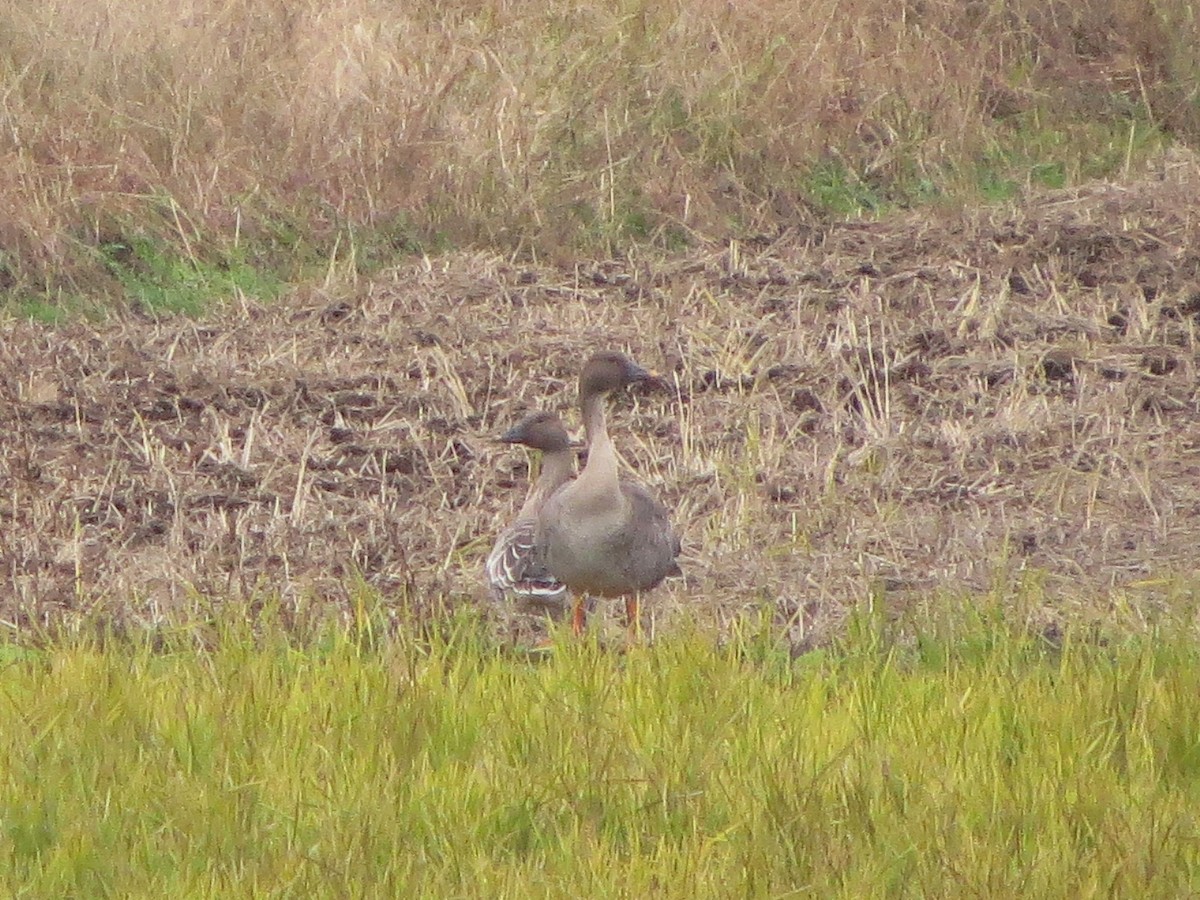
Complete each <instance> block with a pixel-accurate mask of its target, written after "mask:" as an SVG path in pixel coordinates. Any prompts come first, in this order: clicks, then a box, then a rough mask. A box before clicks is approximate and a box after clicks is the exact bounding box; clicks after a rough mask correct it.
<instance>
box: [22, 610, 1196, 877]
mask: <svg viewBox="0 0 1200 900" xmlns="http://www.w3.org/2000/svg"><path fill="white" fill-rule="evenodd" d="M990 629H991V626H987V627H983V626H979V627H974V628H972V629H969V630H968V631H966V632H963V633H955V634H954V635H952V636H951V635H948V634H944V635H943V637H942V638H939V639H933V638H924V639H922V640H921V641H919V642H918V643H917V644H916V645H915V649H909V650H901V649H899V648H898V647H896V646H888V645H886V644H884V643H881V642H880V641H879V639H878V636H877V635H876V634H875V632H873V631H872V630H871V629H869V628H867V629H858V630H857V631H855V632H854V634H855V635H857V636H852V637H851V638H849V639H848V640H847V643H846V644H844V645H843V646H841V647H839V648H837V649H836V650H830V651H828V652H826V653H824V654H817V655H811V656H807V657H802V658H800V659H799V660H797V661H791V660H789V659H788V658H787V657H786V656H779V655H776V654H775V653H774V652H773V651H772V650H771V648H770V646H769V645H767V644H763V643H762V642H756V641H755V640H748V641H746V642H743V643H741V644H739V645H737V646H734V647H730V648H725V649H719V648H716V647H714V646H713V645H712V643H711V642H710V641H708V640H706V639H704V638H702V637H699V636H691V637H683V636H681V637H677V638H675V639H672V640H670V641H667V642H663V643H660V644H658V645H656V646H654V647H650V648H638V649H635V650H633V651H631V652H629V653H628V654H626V655H616V654H612V653H606V652H602V651H600V650H598V649H597V648H596V647H595V646H594V645H589V644H584V645H574V644H571V643H565V644H563V645H560V646H559V647H558V648H557V651H556V652H555V653H554V654H553V655H552V656H550V657H549V658H547V659H545V660H543V661H541V662H537V661H530V660H527V659H521V658H514V657H511V656H506V655H503V654H500V653H498V652H496V651H494V650H491V649H489V648H488V647H486V646H485V645H484V644H483V643H481V642H480V641H478V640H476V639H474V638H473V637H472V635H471V632H469V631H466V630H463V631H451V632H448V633H447V634H445V635H442V636H441V637H435V638H434V639H433V640H432V641H426V642H422V643H416V642H413V641H410V640H406V639H399V638H398V639H396V640H395V641H393V642H390V643H387V642H385V643H383V644H382V645H381V644H379V643H378V642H376V641H369V640H364V639H363V635H362V634H355V633H344V632H343V633H335V634H331V635H327V636H326V637H325V638H324V639H322V640H320V641H317V642H314V643H311V644H307V645H305V646H300V645H298V644H296V643H295V642H294V641H291V640H289V639H287V638H286V637H284V636H283V635H282V633H272V632H271V631H270V630H269V629H268V630H267V633H266V634H265V635H262V634H260V635H259V636H258V637H255V636H253V635H252V634H251V632H250V631H248V630H244V629H242V630H237V629H234V630H227V631H226V632H225V633H224V634H223V635H221V636H220V637H219V639H218V640H216V641H215V642H214V646H212V647H211V648H209V649H202V648H201V646H200V645H199V644H189V642H188V636H187V635H184V636H183V637H181V638H179V639H174V640H168V641H167V642H166V646H165V647H162V646H160V647H158V648H157V649H151V647H150V646H149V644H148V642H137V641H134V642H133V643H129V642H117V643H113V644H109V645H107V646H104V645H97V644H94V643H93V644H89V643H80V644H74V645H70V644H65V645H64V644H59V645H57V646H55V647H53V648H51V649H47V650H44V651H28V650H18V649H16V648H9V649H8V650H7V651H6V653H5V663H4V664H3V667H2V668H0V828H2V829H3V841H2V842H0V885H3V890H4V892H5V893H6V894H7V895H9V896H45V897H49V896H55V897H64V896H169V895H176V896H223V897H229V896H313V897H325V896H331V897H332V896H531V897H536V896H595V897H605V896H666V897H708V896H711V897H718V896H719V897H728V896H792V895H795V896H822V897H825V896H830V897H832V896H842V897H870V896H885V895H886V896H936V897H945V896H1036V897H1089V896H1100V895H1103V896H1139V897H1142V896H1146V897H1155V896H1157V897H1179V896H1187V895H1193V894H1195V893H1196V891H1197V890H1198V889H1200V822H1198V820H1197V814H1196V809H1197V804H1198V801H1200V705H1198V704H1197V703H1196V697H1197V696H1200V652H1198V651H1197V650H1196V648H1195V646H1194V645H1191V644H1187V643H1185V642H1183V641H1182V640H1175V639H1170V638H1166V637H1164V638H1162V639H1160V640H1158V641H1156V642H1149V641H1145V640H1142V641H1139V642H1136V643H1129V644H1124V645H1114V646H1107V647H1101V646H1095V645H1091V646H1084V645H1079V644H1073V643H1072V642H1070V641H1068V642H1067V643H1066V645H1065V646H1064V647H1062V648H1061V649H1059V650H1050V649H1048V648H1046V647H1045V646H1044V645H1042V644H1041V643H1040V639H1039V640H1038V641H1035V640H1031V639H1027V638H1023V637H1020V636H1014V635H1013V634H1011V633H1008V632H1005V631H1003V630H999V631H997V630H990Z"/></svg>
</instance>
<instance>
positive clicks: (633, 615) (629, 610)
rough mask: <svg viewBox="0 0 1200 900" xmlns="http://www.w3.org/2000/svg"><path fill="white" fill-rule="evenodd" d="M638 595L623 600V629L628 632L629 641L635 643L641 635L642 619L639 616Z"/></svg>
mask: <svg viewBox="0 0 1200 900" xmlns="http://www.w3.org/2000/svg"><path fill="white" fill-rule="evenodd" d="M639 612H640V610H639V606H638V595H637V594H634V595H633V596H632V597H626V598H625V627H626V628H627V629H628V630H629V640H630V641H631V642H632V641H636V640H637V639H638V638H639V637H641V634H642V617H641V616H640V615H639Z"/></svg>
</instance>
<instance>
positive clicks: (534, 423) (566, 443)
mask: <svg viewBox="0 0 1200 900" xmlns="http://www.w3.org/2000/svg"><path fill="white" fill-rule="evenodd" d="M500 440H502V441H503V442H504V443H506V444H524V445H525V446H526V447H530V448H532V449H534V450H541V451H542V452H543V453H557V452H559V451H561V450H570V449H572V448H573V447H574V446H575V445H574V444H573V443H572V442H571V436H570V435H569V434H567V429H566V428H565V427H563V423H562V420H561V419H559V417H558V416H556V415H555V414H554V413H551V412H535V413H530V414H529V415H527V416H526V417H525V418H523V419H522V420H521V421H520V422H518V423H517V424H516V425H514V426H513V427H512V428H510V429H508V431H506V432H504V434H502V435H500Z"/></svg>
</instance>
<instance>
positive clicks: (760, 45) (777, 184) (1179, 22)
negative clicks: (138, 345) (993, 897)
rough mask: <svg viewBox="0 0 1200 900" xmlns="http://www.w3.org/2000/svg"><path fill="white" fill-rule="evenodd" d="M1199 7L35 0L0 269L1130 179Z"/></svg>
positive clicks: (1194, 120) (405, 240) (4, 45)
mask: <svg viewBox="0 0 1200 900" xmlns="http://www.w3.org/2000/svg"><path fill="white" fill-rule="evenodd" d="M1197 28H1198V26H1197V20H1196V17H1195V13H1194V9H1193V8H1192V6H1191V4H1190V3H1188V2H1186V0H1157V2H1154V3H1149V4H1147V3H1135V2H1132V0H1096V2H1089V3H1084V4H1079V3H1074V2H1066V0H1055V2H1050V3H1042V2H1032V0H1021V2H1016V3H999V2H976V3H969V4H966V5H965V6H964V5H963V4H961V3H957V2H950V0H931V2H925V3H919V4H917V3H905V4H901V5H899V6H897V5H896V4H894V3H889V2H884V0H812V2H810V3H808V4H804V5H802V6H800V7H797V5H796V4H794V3H786V2H781V0H759V2H755V3H749V4H746V3H725V2H720V3H716V2H708V0H700V2H695V0H692V2H679V0H676V2H665V3H661V2H656V3H648V2H644V0H625V2H620V3H616V4H612V3H594V2H593V3H582V4H580V3H575V2H572V3H565V2H550V3H540V4H529V3H514V2H492V3H485V4H482V5H480V4H458V3H453V2H445V0H418V2H414V3H406V4H395V3H387V2H380V0H334V2H329V0H301V2H282V0H221V2H215V0H193V2H189V3H184V4H179V3H174V2H166V0H137V2H127V3H116V2H114V0H82V2H70V3H67V2H61V0H58V2H43V0H14V2H11V3H8V4H5V6H4V8H3V9H2V10H0V123H2V124H3V127H2V128H0V159H3V161H4V165H3V166H2V167H0V202H2V203H3V208H4V209H5V210H6V213H5V215H4V216H3V217H0V248H3V249H2V252H3V256H2V258H0V286H3V288H4V289H6V290H7V291H9V292H22V291H24V292H39V291H40V292H42V293H45V294H49V295H51V296H59V297H60V298H66V297H68V296H69V295H71V294H72V293H78V292H80V291H82V290H86V289H95V288H97V287H106V286H107V287H110V288H114V289H118V288H119V289H124V290H127V291H128V290H129V287H128V282H129V280H130V278H131V277H135V276H139V275H141V276H143V277H144V278H146V279H148V280H150V281H153V279H154V277H155V270H156V269H161V268H162V266H161V265H160V264H159V263H158V262H157V255H159V254H162V253H168V254H169V255H170V256H172V257H178V258H180V259H182V260H185V261H187V262H189V263H191V264H192V265H193V266H195V267H197V268H198V269H200V270H201V271H205V272H207V271H209V270H208V268H207V267H216V269H217V271H220V270H221V269H222V268H224V267H229V266H232V267H237V266H239V265H242V264H245V263H246V262H247V261H250V262H253V263H254V264H255V265H257V266H259V267H267V268H270V269H272V270H273V271H280V272H283V273H284V274H286V270H287V268H288V267H289V266H293V265H296V264H298V263H304V262H305V261H306V260H307V261H308V262H313V261H314V260H318V259H320V260H324V261H326V262H328V260H329V259H330V258H331V257H337V258H339V259H350V260H351V261H352V262H353V264H354V265H355V266H359V267H361V266H370V265H373V264H377V263H378V262H380V261H386V260H387V259H389V258H391V257H392V256H394V255H395V254H396V253H397V252H399V251H403V250H406V249H412V248H414V247H424V248H426V249H428V248H431V247H437V246H439V245H440V244H442V243H445V242H452V243H456V244H464V243H479V244H487V245H493V246H495V245H500V246H504V247H508V248H513V249H518V250H523V251H526V252H529V251H533V252H543V253H544V252H551V253H552V252H558V251H573V250H577V249H586V250H590V251H607V250H612V249H616V248H618V247H621V246H625V245H627V244H629V243H630V242H651V243H657V244H660V245H663V246H668V247H670V246H677V245H679V244H680V243H684V242H687V241H690V240H693V239H694V238H696V237H697V236H699V237H709V236H721V235H724V234H730V233H735V234H736V233H741V232H745V231H752V230H756V229H769V228H775V227H778V226H779V225H780V224H785V223H788V222H793V221H795V220H796V218H797V216H803V215H807V214H809V213H812V212H816V213H818V214H826V213H827V214H837V215H842V214H847V213H849V214H854V213H856V212H857V211H859V210H861V209H864V208H865V209H872V208H880V207H884V206H887V205H890V204H897V203H899V204H906V203H911V202H921V201H923V200H925V199H928V198H931V197H937V196H943V195H947V194H950V195H955V194H962V195H964V196H968V197H978V196H985V197H991V196H1003V195H1004V194H1005V193H1006V192H1009V191H1011V190H1013V189H1019V187H1020V186H1021V185H1022V184H1024V183H1026V182H1030V181H1032V182H1044V183H1052V184H1057V183H1062V182H1064V181H1066V180H1069V179H1071V178H1079V177H1089V176H1096V175H1099V176H1106V175H1112V174H1119V173H1121V172H1122V171H1128V169H1129V167H1130V165H1131V164H1136V163H1137V161H1138V160H1139V159H1140V158H1142V156H1144V155H1145V153H1147V152H1149V151H1150V150H1153V149H1154V148H1155V147H1157V146H1159V145H1161V143H1162V142H1163V141H1164V140H1166V139H1167V136H1174V137H1175V138H1176V139H1182V140H1184V141H1193V142H1194V141H1195V140H1196V138H1197V135H1198V134H1200V103H1198V99H1197V93H1196V80H1197V74H1198V70H1197V62H1196V57H1195V53H1194V48H1195V46H1196V45H1197V44H1198V43H1200V40H1198V38H1200V34H1198V33H1197ZM964 192H965V193H964ZM147 241H149V244H147ZM217 281H218V283H217V285H216V287H217V288H220V289H224V288H226V287H228V285H223V284H222V283H220V281H219V279H217ZM151 286H152V285H151ZM231 289H235V290H236V289H241V285H240V283H235V284H234V285H233V287H232V288H231ZM134 293H135V294H136V293H137V291H136V290H135V291H134Z"/></svg>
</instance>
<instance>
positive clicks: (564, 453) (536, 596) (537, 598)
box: [484, 412, 575, 608]
mask: <svg viewBox="0 0 1200 900" xmlns="http://www.w3.org/2000/svg"><path fill="white" fill-rule="evenodd" d="M500 440H501V441H503V442H504V443H506V444H523V445H525V446H526V447H529V448H531V449H533V450H540V451H541V453H542V470H541V472H540V474H539V475H538V478H537V481H534V482H532V483H531V484H530V485H529V493H528V494H527V495H526V497H525V503H524V504H523V505H522V506H521V511H520V512H519V513H517V518H516V521H514V522H513V523H512V524H511V525H509V526H508V528H506V529H504V531H502V532H501V533H500V536H499V537H497V538H496V543H495V545H494V546H493V547H492V552H491V553H489V554H488V558H487V563H486V564H485V566H484V572H485V574H486V575H487V581H488V587H489V589H490V591H491V594H492V597H493V599H495V600H496V601H503V600H506V599H512V600H517V601H525V602H531V603H534V604H538V605H541V606H545V607H551V608H553V607H561V606H562V605H563V603H564V602H565V600H566V597H567V586H566V585H565V584H563V583H562V582H561V581H559V580H558V579H557V578H555V577H554V576H553V575H551V574H550V572H549V570H548V569H547V568H546V565H545V563H544V562H542V560H541V558H540V556H539V555H538V554H536V553H535V552H534V532H535V530H536V525H537V518H538V513H539V512H540V511H541V509H542V506H543V504H545V502H546V500H547V499H548V498H549V497H550V495H551V494H553V493H554V492H555V491H557V490H558V489H559V488H560V487H562V486H563V485H564V484H566V483H567V482H568V481H570V480H571V475H572V474H573V472H574V468H575V450H574V445H573V444H572V443H571V438H570V436H569V435H568V434H567V430H566V429H565V428H564V427H563V424H562V422H561V421H559V418H558V416H556V415H554V414H553V413H548V412H535V413H532V414H531V415H528V416H526V417H525V418H524V419H522V420H521V421H520V422H519V423H518V424H517V425H516V426H514V427H513V428H511V429H509V430H508V431H506V432H505V433H504V434H502V435H501V436H500Z"/></svg>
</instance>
